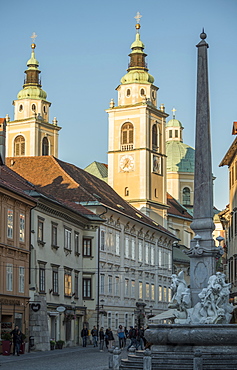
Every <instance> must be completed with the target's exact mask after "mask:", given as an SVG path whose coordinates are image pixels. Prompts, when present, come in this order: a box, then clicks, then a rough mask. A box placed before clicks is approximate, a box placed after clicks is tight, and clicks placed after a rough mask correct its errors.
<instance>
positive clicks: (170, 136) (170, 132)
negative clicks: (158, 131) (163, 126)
mask: <svg viewBox="0 0 237 370" xmlns="http://www.w3.org/2000/svg"><path fill="white" fill-rule="evenodd" d="M171 138H172V130H169V139H171Z"/></svg>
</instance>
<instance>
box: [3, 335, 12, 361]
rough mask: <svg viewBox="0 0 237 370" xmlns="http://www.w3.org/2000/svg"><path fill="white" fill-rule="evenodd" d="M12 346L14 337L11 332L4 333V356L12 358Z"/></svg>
mask: <svg viewBox="0 0 237 370" xmlns="http://www.w3.org/2000/svg"><path fill="white" fill-rule="evenodd" d="M11 345H12V336H11V334H10V333H9V332H5V333H2V354H3V356H10V352H11Z"/></svg>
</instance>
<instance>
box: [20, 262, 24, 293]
mask: <svg viewBox="0 0 237 370" xmlns="http://www.w3.org/2000/svg"><path fill="white" fill-rule="evenodd" d="M24 291H25V268H24V267H22V266H19V293H24Z"/></svg>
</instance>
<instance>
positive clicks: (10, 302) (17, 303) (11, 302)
mask: <svg viewBox="0 0 237 370" xmlns="http://www.w3.org/2000/svg"><path fill="white" fill-rule="evenodd" d="M0 303H1V304H2V305H3V304H4V305H6V306H14V305H15V306H20V301H19V300H18V299H5V298H1V299H0Z"/></svg>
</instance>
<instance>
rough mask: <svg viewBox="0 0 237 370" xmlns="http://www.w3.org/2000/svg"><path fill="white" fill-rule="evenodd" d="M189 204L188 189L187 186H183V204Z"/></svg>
mask: <svg viewBox="0 0 237 370" xmlns="http://www.w3.org/2000/svg"><path fill="white" fill-rule="evenodd" d="M188 204H190V189H189V188H187V187H186V188H183V205H188Z"/></svg>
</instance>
